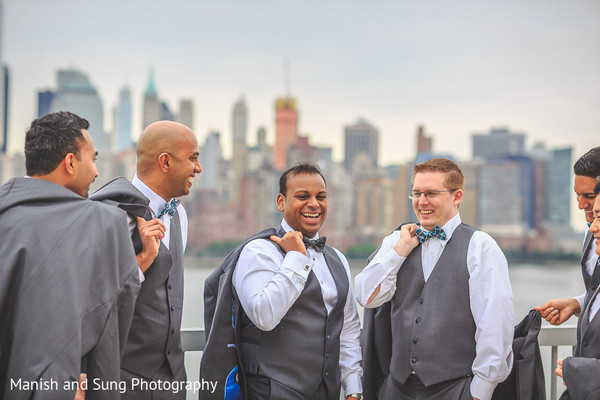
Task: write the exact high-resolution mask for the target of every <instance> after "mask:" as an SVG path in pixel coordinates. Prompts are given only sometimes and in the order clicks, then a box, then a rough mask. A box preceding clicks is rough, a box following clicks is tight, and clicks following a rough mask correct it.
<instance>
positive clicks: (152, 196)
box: [131, 174, 166, 216]
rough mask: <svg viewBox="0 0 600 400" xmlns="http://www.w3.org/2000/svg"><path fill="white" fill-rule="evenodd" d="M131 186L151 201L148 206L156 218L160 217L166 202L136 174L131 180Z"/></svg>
mask: <svg viewBox="0 0 600 400" xmlns="http://www.w3.org/2000/svg"><path fill="white" fill-rule="evenodd" d="M131 184H132V185H133V186H135V187H136V188H137V189H138V190H139V191H140V192H142V194H143V195H144V196H146V197H147V198H148V200H150V203H149V204H148V206H149V207H150V208H151V209H152V211H153V212H154V216H156V215H158V214H159V213H160V212H161V211H162V209H163V208H164V207H165V202H166V200H165V199H163V198H162V197H160V196H159V195H158V194H156V193H155V192H154V191H153V190H152V189H150V188H149V187H148V186H147V185H146V184H145V183H144V182H142V180H141V179H140V178H139V177H138V176H137V174H135V176H134V177H133V179H132V180H131Z"/></svg>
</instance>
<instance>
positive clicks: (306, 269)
mask: <svg viewBox="0 0 600 400" xmlns="http://www.w3.org/2000/svg"><path fill="white" fill-rule="evenodd" d="M314 263H315V262H314V260H312V259H311V258H310V257H308V256H306V255H304V254H302V253H300V252H299V251H288V252H287V253H286V255H285V258H284V259H283V263H282V267H283V268H287V269H289V270H291V271H293V272H294V273H296V274H298V275H300V276H302V277H303V278H304V279H308V274H310V271H311V270H312V268H313V265H314Z"/></svg>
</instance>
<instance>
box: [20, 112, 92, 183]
mask: <svg viewBox="0 0 600 400" xmlns="http://www.w3.org/2000/svg"><path fill="white" fill-rule="evenodd" d="M89 127H90V123H89V122H88V121H87V120H86V119H84V118H81V117H80V116H78V115H75V114H73V113H70V112H68V111H59V112H54V113H49V114H46V115H44V116H43V117H41V118H37V119H34V120H33V121H32V122H31V125H30V126H29V129H28V130H27V132H26V133H25V168H26V171H27V175H28V176H38V175H47V174H49V173H50V172H52V171H54V170H55V169H56V167H57V166H58V164H60V162H61V161H62V160H63V159H64V158H65V156H66V155H67V154H69V153H73V154H74V155H75V157H77V159H78V160H79V159H80V157H81V154H80V148H81V142H82V141H83V140H84V138H83V133H82V132H81V130H82V129H88V128H89Z"/></svg>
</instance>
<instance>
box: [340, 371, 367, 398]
mask: <svg viewBox="0 0 600 400" xmlns="http://www.w3.org/2000/svg"><path fill="white" fill-rule="evenodd" d="M342 386H343V387H344V393H345V395H344V398H346V396H348V395H349V394H352V393H362V391H363V389H362V381H361V378H360V374H359V373H358V372H352V373H350V374H348V375H347V376H346V377H345V378H344V380H343V381H342Z"/></svg>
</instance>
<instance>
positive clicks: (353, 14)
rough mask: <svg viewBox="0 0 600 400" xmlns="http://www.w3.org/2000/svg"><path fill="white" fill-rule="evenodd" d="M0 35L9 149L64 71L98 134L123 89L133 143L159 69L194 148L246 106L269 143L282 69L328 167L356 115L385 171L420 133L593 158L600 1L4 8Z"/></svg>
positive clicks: (598, 123) (463, 150)
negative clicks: (75, 78)
mask: <svg viewBox="0 0 600 400" xmlns="http://www.w3.org/2000/svg"><path fill="white" fill-rule="evenodd" d="M1 30H2V53H3V58H4V62H5V63H6V64H8V65H9V67H10V69H11V74H12V75H11V79H12V81H11V83H12V86H11V91H12V93H11V113H10V117H11V120H10V127H11V133H12V135H13V137H14V138H15V139H14V140H12V143H11V148H12V149H14V150H16V149H20V148H21V147H22V132H23V131H24V129H25V128H26V126H27V125H28V124H29V122H30V121H31V119H32V118H35V117H36V111H37V95H36V92H37V91H38V90H40V89H47V88H51V89H52V88H55V87H56V70H57V69H58V68H69V67H73V68H76V69H79V70H81V71H82V72H84V73H86V74H87V75H88V77H89V78H90V80H91V82H92V84H93V85H95V86H96V88H97V89H98V90H99V93H100V95H101V98H102V100H103V102H104V113H105V116H107V125H108V124H111V123H112V121H111V120H110V118H108V116H110V115H111V113H112V111H111V110H112V108H113V107H114V105H115V104H116V102H117V98H118V91H119V89H120V88H121V87H122V86H123V85H128V86H129V87H130V88H131V89H132V92H133V101H134V108H135V114H134V117H135V120H134V129H135V130H136V132H139V130H140V129H141V126H140V125H141V123H140V120H141V116H140V109H141V100H142V95H143V91H144V88H145V86H146V83H147V80H148V73H149V70H150V68H153V69H154V73H155V81H156V87H157V90H158V93H159V96H160V97H162V98H164V99H165V100H166V101H167V102H168V104H169V105H170V107H171V108H172V109H173V110H174V111H175V110H176V108H177V106H178V101H179V99H180V98H182V97H190V98H193V99H194V100H195V104H196V125H195V127H194V128H195V131H196V133H197V135H198V137H199V139H200V142H201V143H202V142H203V141H204V138H205V136H206V134H207V133H208V132H209V131H210V130H218V131H220V132H221V134H222V144H223V146H224V148H225V149H226V154H230V150H229V147H230V131H231V110H232V107H233V103H234V102H235V101H236V100H237V99H238V98H240V96H242V95H243V96H244V97H245V99H246V102H247V105H248V108H249V141H250V142H251V143H254V138H255V131H256V128H257V127H259V126H265V127H266V128H267V131H268V139H269V141H271V142H273V140H274V124H273V120H274V112H273V103H274V100H275V98H276V97H277V96H281V95H283V94H284V93H285V92H286V88H285V83H284V82H285V79H284V64H285V60H286V59H287V60H289V65H290V80H289V81H290V88H291V93H292V95H293V96H295V97H296V98H297V100H298V107H299V110H300V114H299V130H300V132H301V133H303V134H308V135H309V136H310V140H311V142H312V143H313V144H315V145H330V146H333V147H334V148H335V151H334V157H335V158H336V159H337V160H341V157H342V154H343V148H342V145H343V140H342V138H343V128H344V126H345V125H348V124H352V123H354V122H355V121H356V119H357V118H358V117H364V118H365V119H366V120H368V121H370V122H371V123H372V124H373V125H375V126H376V127H377V128H378V129H379V131H380V158H381V160H382V162H383V163H385V164H389V163H400V162H407V161H408V160H410V159H411V157H412V155H413V153H414V151H415V130H416V127H417V125H419V124H423V125H425V127H426V130H427V132H429V133H430V134H432V135H433V137H434V150H436V151H438V152H442V153H450V154H454V155H455V156H456V157H457V158H458V159H459V160H461V159H462V160H465V159H469V158H470V156H471V134H472V133H474V132H487V131H488V130H489V129H490V128H491V127H497V126H508V127H509V128H510V129H511V130H514V131H517V132H523V133H526V134H527V145H528V146H531V145H532V144H533V143H534V142H536V141H540V140H543V141H545V142H546V144H547V145H548V146H549V147H551V148H552V147H564V146H573V147H574V158H576V157H578V156H579V155H581V154H582V153H583V152H585V151H586V150H587V149H589V148H590V147H593V146H597V145H600V140H599V137H600V50H599V49H600V1H598V0H569V1H567V0H503V1H498V0H494V1H482V0H465V1H460V0H455V1H447V0H435V1H427V0H422V1H405V0H389V1H380V0H370V1H366V0H363V1H357V0H344V1H341V0H340V1H338V0H335V1H328V0H320V1H314V0H303V1H293V2H292V1H285V0H278V1H266V0H251V1H239V0H233V1H227V0H225V1H218V2H217V1H205V0H171V1H168V2H167V1H154V0H102V1H100V0H97V1H89V0H88V1H86V0H52V1H48V0H4V15H3V21H2V27H1ZM107 127H108V126H107ZM91 132H92V134H93V127H92V129H91Z"/></svg>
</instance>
